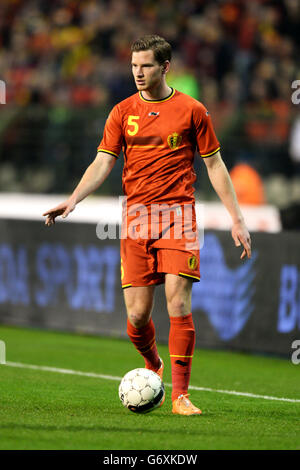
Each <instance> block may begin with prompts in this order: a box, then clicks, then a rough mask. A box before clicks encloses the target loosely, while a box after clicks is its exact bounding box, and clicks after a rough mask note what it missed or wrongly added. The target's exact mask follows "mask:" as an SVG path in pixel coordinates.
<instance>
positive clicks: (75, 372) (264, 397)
mask: <svg viewBox="0 0 300 470" xmlns="http://www.w3.org/2000/svg"><path fill="white" fill-rule="evenodd" d="M5 365H7V366H10V367H20V368H22V369H32V370H42V371H46V372H56V373H58V374H69V375H80V376H83V377H92V378H96V379H104V380H115V381H118V382H120V381H121V379H122V377H116V376H114V375H103V374H96V373H95V372H82V371H79V370H72V369H58V368H57V367H48V366H36V365H33V364H23V363H21V362H10V361H7V362H6V364H5ZM165 386H166V387H172V384H167V383H165ZM189 390H197V391H200V392H213V393H223V394H227V395H236V396H240V397H249V398H260V399H262V400H275V401H285V402H289V403H300V399H299V400H298V399H294V398H282V397H272V396H268V395H256V394H254V393H247V392H236V391H234V390H219V389H215V388H207V387H196V386H194V385H190V386H189Z"/></svg>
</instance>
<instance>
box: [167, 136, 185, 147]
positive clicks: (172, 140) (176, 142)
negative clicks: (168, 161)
mask: <svg viewBox="0 0 300 470" xmlns="http://www.w3.org/2000/svg"><path fill="white" fill-rule="evenodd" d="M181 141H182V136H181V135H179V134H177V132H173V134H170V135H169V136H168V138H167V142H168V146H169V147H170V149H172V150H175V149H177V148H178V147H179V146H180V144H181Z"/></svg>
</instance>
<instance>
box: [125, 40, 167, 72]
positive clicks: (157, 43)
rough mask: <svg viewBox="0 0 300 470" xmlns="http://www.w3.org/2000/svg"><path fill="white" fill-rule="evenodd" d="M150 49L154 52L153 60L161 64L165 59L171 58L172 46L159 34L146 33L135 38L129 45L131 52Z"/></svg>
mask: <svg viewBox="0 0 300 470" xmlns="http://www.w3.org/2000/svg"><path fill="white" fill-rule="evenodd" d="M149 49H151V50H152V51H153V53H154V58H155V60H156V61H157V62H158V63H159V64H160V65H163V64H164V63H165V61H166V60H168V61H170V60H171V58H172V48H171V46H170V44H169V43H168V42H167V41H166V40H165V39H164V38H161V37H160V36H157V35H155V34H153V35H150V34H148V35H146V36H143V37H141V38H139V39H137V40H136V41H135V42H134V43H133V44H132V46H131V52H139V51H148V50H149Z"/></svg>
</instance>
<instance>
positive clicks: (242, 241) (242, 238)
mask: <svg viewBox="0 0 300 470" xmlns="http://www.w3.org/2000/svg"><path fill="white" fill-rule="evenodd" d="M231 235H232V238H233V240H234V243H235V246H241V245H243V247H244V250H243V253H242V254H241V259H243V258H245V256H246V255H247V257H248V258H251V238H250V234H249V232H248V229H247V227H246V225H245V223H244V222H236V223H235V224H233V227H232V230H231Z"/></svg>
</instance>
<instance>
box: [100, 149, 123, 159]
mask: <svg viewBox="0 0 300 470" xmlns="http://www.w3.org/2000/svg"><path fill="white" fill-rule="evenodd" d="M98 152H104V153H110V154H111V155H113V156H114V157H117V158H119V155H118V154H117V153H115V152H111V151H110V150H105V149H97V153H98Z"/></svg>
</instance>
